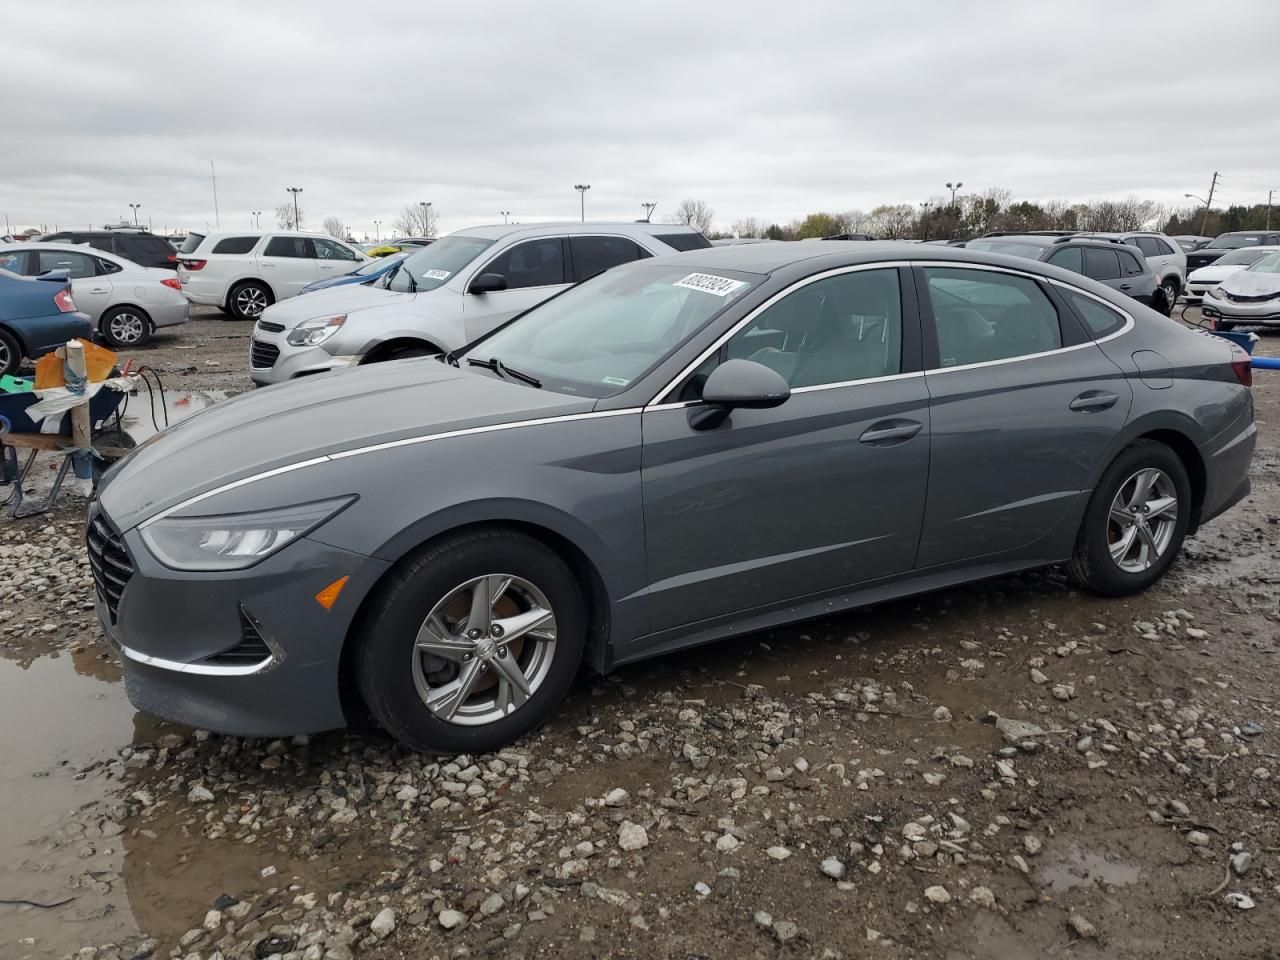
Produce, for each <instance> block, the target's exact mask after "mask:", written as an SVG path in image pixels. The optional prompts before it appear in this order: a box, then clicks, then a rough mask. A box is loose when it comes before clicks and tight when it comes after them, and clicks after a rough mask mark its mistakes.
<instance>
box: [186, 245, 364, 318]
mask: <svg viewBox="0 0 1280 960" xmlns="http://www.w3.org/2000/svg"><path fill="white" fill-rule="evenodd" d="M368 259H369V258H368V257H366V256H365V255H364V254H363V253H361V252H360V251H359V250H357V249H355V247H352V246H350V245H349V244H346V243H343V242H342V241H341V240H337V239H335V238H333V237H327V236H322V235H321V234H316V233H300V232H298V231H296V230H224V231H221V232H215V233H192V234H189V235H188V236H187V239H186V240H185V241H183V244H182V249H181V250H179V251H178V280H179V282H181V284H182V292H183V293H185V294H186V295H187V299H188V300H190V301H191V302H192V303H203V304H207V305H208V306H212V307H221V308H222V309H223V310H225V311H227V313H229V314H231V315H232V316H233V317H235V318H236V319H238V320H256V319H258V316H259V315H260V314H261V313H262V311H263V310H265V309H266V308H267V307H268V306H270V305H271V304H273V303H275V302H276V301H277V300H286V299H288V298H289V297H293V296H297V295H298V294H299V293H301V292H302V288H303V287H305V286H306V285H307V284H309V283H314V282H315V281H317V280H327V279H328V278H329V277H336V276H338V275H339V274H343V273H350V272H351V271H352V269H354V268H355V267H357V266H359V265H360V264H362V263H365V262H367V261H368Z"/></svg>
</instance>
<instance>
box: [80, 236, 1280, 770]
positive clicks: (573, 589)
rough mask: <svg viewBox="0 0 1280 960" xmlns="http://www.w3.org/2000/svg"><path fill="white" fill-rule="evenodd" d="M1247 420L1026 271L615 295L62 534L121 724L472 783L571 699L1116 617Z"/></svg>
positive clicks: (935, 269)
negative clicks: (879, 644) (724, 642)
mask: <svg viewBox="0 0 1280 960" xmlns="http://www.w3.org/2000/svg"><path fill="white" fill-rule="evenodd" d="M1249 384H1250V373H1249V363H1248V357H1247V356H1246V355H1245V354H1244V353H1243V351H1241V350H1239V348H1237V347H1234V346H1233V345H1231V344H1229V343H1227V342H1226V341H1224V340H1222V339H1219V338H1216V337H1212V336H1209V335H1207V334H1204V333H1201V332H1195V331H1191V330H1188V329H1186V328H1183V327H1181V326H1179V325H1177V324H1171V323H1170V322H1169V321H1168V320H1167V319H1166V318H1164V317H1162V316H1161V315H1159V314H1158V313H1155V312H1154V311H1152V310H1150V309H1148V308H1146V307H1143V306H1141V305H1139V304H1137V303H1135V302H1134V301H1133V300H1132V299H1130V298H1128V297H1125V296H1123V295H1121V294H1118V293H1116V292H1114V291H1112V290H1110V289H1108V288H1107V287H1105V286H1103V285H1101V284H1099V283H1095V282H1092V281H1090V280H1088V279H1087V278H1084V277H1082V276H1080V275H1079V274H1076V273H1070V272H1067V271H1065V270H1061V269H1058V268H1055V267H1053V266H1050V265H1047V264H1043V263H1037V262H1032V261H1028V260H1025V259H1016V258H1011V257H1003V256H999V255H994V254H983V253H978V252H973V251H969V250H963V249H950V248H945V247H934V246H921V245H917V246H914V247H911V248H906V247H904V246H903V245H901V244H892V243H867V242H862V243H838V242H837V243H821V244H752V245H742V246H734V247H723V248H718V249H712V250H703V251H698V252H694V253H685V254H677V255H675V256H671V257H666V258H661V259H653V260H647V261H640V262H638V263H634V264H628V265H625V266H621V267H617V268H615V269H613V270H610V271H608V272H606V273H604V274H601V275H599V276H597V277H595V278H594V279H591V280H588V281H586V282H584V283H581V284H579V285H578V286H576V287H573V288H571V289H570V290H568V291H566V292H565V293H563V294H561V295H560V296H558V297H556V298H554V299H552V300H550V301H547V302H546V303H544V304H542V305H540V306H538V307H535V308H533V309H532V310H530V311H529V312H527V313H525V314H524V315H523V316H521V317H519V318H517V319H515V320H514V321H512V322H510V323H508V324H506V325H505V326H503V327H501V328H499V329H498V330H497V331H495V332H493V333H491V334H490V335H488V336H487V337H485V338H483V339H481V340H479V341H477V342H475V343H473V344H472V345H470V346H469V347H468V348H466V349H465V350H464V351H461V352H460V353H458V354H457V355H452V356H449V357H446V358H441V359H412V360H402V361H396V362H393V363H389V364H386V365H380V366H377V367H372V368H361V369H357V370H353V371H348V372H342V373H337V374H329V375H323V376H319V377H315V378H308V379H306V380H302V381H299V382H296V383H294V384H291V385H289V386H287V387H271V388H268V389H265V390H261V391H258V392H256V393H254V394H251V395H246V396H241V397H237V398H235V399H233V400H231V401H229V402H227V403H224V404H220V405H218V406H216V407H213V408H210V409H209V410H207V411H204V412H202V413H200V414H197V415H195V416H193V417H190V418H189V419H187V420H185V421H183V422H181V423H179V424H177V425H176V426H174V427H173V428H171V429H170V430H168V431H166V432H165V433H164V434H162V435H161V436H160V437H159V438H157V439H155V440H154V441H152V442H149V443H147V444H144V445H143V446H142V447H140V448H139V449H138V450H136V451H134V452H133V453H132V454H131V455H130V456H129V457H127V458H126V459H125V460H124V461H122V462H121V463H120V464H119V465H117V466H116V467H115V468H114V469H113V470H112V471H110V472H109V473H108V475H107V477H106V479H105V481H104V483H103V485H102V488H101V495H100V498H99V500H98V501H97V502H95V504H94V505H93V507H92V510H91V516H90V522H89V528H88V542H89V549H90V559H91V561H92V565H93V570H94V574H95V579H96V584H97V599H98V611H99V615H100V617H101V620H102V624H103V627H104V629H105V630H106V633H107V635H108V637H109V638H110V639H111V641H112V642H113V643H114V644H115V645H116V646H117V647H118V648H119V650H120V651H121V653H122V656H123V660H124V665H125V679H126V684H127V689H128V692H129V695H130V697H131V698H132V700H133V702H134V703H135V704H136V705H137V706H138V707H139V708H141V709H143V710H145V711H149V712H152V713H156V714H159V715H161V716H165V717H168V718H171V719H174V720H178V721H182V722H185V723H189V724H193V725H196V726H200V727H205V728H209V729H213V730H217V731H224V732H229V733H237V734H247V735H263V736H268V735H269V736H278V735H285V734H293V733H305V732H310V731H317V730H323V729H326V728H330V727H337V726H341V725H343V724H344V723H345V721H346V718H347V716H348V710H350V709H351V708H352V706H353V703H355V704H358V702H359V701H363V704H364V706H366V707H367V708H368V709H369V711H371V712H372V714H373V715H374V716H375V717H376V718H377V719H378V720H379V721H380V722H381V723H382V724H383V726H385V728H386V729H387V730H389V731H390V732H391V733H392V734H394V735H395V736H396V737H398V738H400V739H401V740H402V741H404V742H405V743H406V744H409V745H410V746H412V747H415V748H419V749H423V750H430V751H441V752H451V751H465V752H477V751H485V750H492V749H495V748H497V747H499V746H501V745H502V744H505V743H507V742H509V741H511V740H513V739H515V738H517V737H519V736H521V735H523V734H525V733H527V732H529V731H530V730H532V729H533V728H534V727H536V726H537V725H538V724H539V723H540V722H541V721H543V720H544V719H545V718H546V717H547V716H548V715H549V714H550V713H551V712H552V711H553V710H554V709H555V707H556V705H557V703H558V702H559V701H560V700H561V698H563V697H564V695H565V693H566V692H567V691H568V689H569V687H570V684H571V683H572V681H573V678H574V676H575V674H576V673H577V671H578V669H579V667H580V666H581V665H583V664H584V663H585V664H586V665H587V666H589V667H590V668H592V669H594V670H597V671H608V670H610V669H611V668H613V667H616V666H617V665H619V664H623V663H628V662H630V661H634V660H638V659H640V658H643V657H651V656H654V655H657V654H661V653H665V652H667V651H670V650H676V649H679V648H682V647H687V646H690V645H693V644H698V643H703V642H706V641H710V640H717V639H723V638H740V637H741V636H743V635H744V634H746V633H749V632H750V631H753V630H761V629H765V628H769V627H772V626H775V625H777V624H781V623H784V622H788V621H795V620H802V619H806V618H813V617H819V616H826V615H829V614H831V613H834V612H838V611H841V610H849V609H853V608H857V607H860V606H864V605H866V604H869V603H875V602H879V601H883V600H888V599H891V598H894V597H900V596H904V595H909V594H915V593H920V592H923V591H928V590H934V589H937V588H940V587H946V586H950V585H953V584H958V583H964V582H967V581H972V580H976V579H980V578H983V577H990V576H994V575H999V574H1006V573H1010V572H1013V571H1018V570H1025V569H1028V568H1033V567H1040V566H1044V565H1046V564H1054V563H1066V564H1068V565H1069V568H1070V570H1071V572H1072V573H1073V574H1074V575H1075V576H1076V577H1077V578H1078V580H1079V581H1080V582H1081V583H1083V584H1084V585H1086V586H1087V587H1089V588H1091V589H1092V590H1094V591H1096V592H1098V593H1101V594H1104V595H1110V596H1120V595H1125V594H1131V593H1134V592H1137V591H1140V590H1142V589H1144V588H1146V587H1147V586H1149V585H1150V584H1151V583H1153V582H1154V581H1155V580H1156V579H1157V578H1159V577H1160V576H1161V575H1162V574H1163V573H1164V572H1165V571H1166V570H1167V569H1168V568H1169V565H1170V564H1171V563H1173V562H1174V558H1175V557H1176V555H1177V553H1178V551H1179V549H1180V547H1181V545H1182V542H1183V538H1184V537H1186V536H1188V535H1190V534H1193V533H1194V532H1195V530H1196V528H1197V527H1199V526H1200V525H1201V524H1203V523H1206V522H1207V521H1209V520H1211V519H1212V518H1213V517H1215V516H1217V515H1218V514H1220V513H1221V512H1222V511H1224V510H1226V509H1227V508H1228V507H1230V506H1231V505H1232V504H1234V503H1236V502H1237V501H1239V500H1240V499H1241V498H1242V497H1244V496H1245V495H1246V494H1247V492H1248V490H1249V481H1248V467H1249V461H1250V458H1251V456H1252V453H1253V447H1254V439H1255V427H1254V419H1253V401H1252V397H1251V394H1250V390H1249ZM731 642H741V641H740V640H732V641H731ZM354 698H359V701H357V700H355V699H354Z"/></svg>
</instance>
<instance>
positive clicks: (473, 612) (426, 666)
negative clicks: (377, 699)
mask: <svg viewBox="0 0 1280 960" xmlns="http://www.w3.org/2000/svg"><path fill="white" fill-rule="evenodd" d="M555 652H556V618H555V613H554V611H553V610H552V608H551V604H550V602H549V601H548V600H547V598H546V595H545V594H544V593H543V592H542V591H541V590H539V589H538V587H536V586H535V585H534V584H533V583H531V582H529V581H528V580H525V579H523V578H521V577H515V576H511V575H509V574H488V575H486V576H483V577H476V578H474V579H472V580H468V581H467V582H466V583H462V584H459V585H458V586H456V587H454V588H453V589H452V590H450V591H449V592H448V593H447V594H445V596H444V598H443V599H442V600H440V602H439V603H437V604H436V605H435V606H434V607H433V608H432V610H431V612H430V613H429V614H427V617H426V619H425V620H423V621H422V626H421V627H419V629H418V635H417V638H416V640H415V642H414V649H413V664H412V667H413V683H414V686H415V688H416V689H417V692H418V697H419V699H421V701H422V703H423V704H424V705H425V706H426V708H427V709H428V710H430V711H431V712H432V713H433V714H435V716H436V717H438V718H439V719H441V720H444V721H446V722H448V723H455V724H460V725H463V726H478V725H482V724H486V723H493V722H495V721H498V720H501V719H503V718H504V717H507V716H509V715H510V714H512V713H513V712H515V711H516V710H518V709H520V707H522V706H523V705H524V704H526V703H527V702H528V701H529V698H530V697H532V696H533V695H534V693H535V692H537V690H538V688H539V687H540V686H541V685H542V683H543V681H544V680H546V678H547V675H548V674H549V673H550V671H551V665H552V662H553V661H554V660H555Z"/></svg>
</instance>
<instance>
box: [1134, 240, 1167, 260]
mask: <svg viewBox="0 0 1280 960" xmlns="http://www.w3.org/2000/svg"><path fill="white" fill-rule="evenodd" d="M1133 239H1134V246H1136V247H1137V248H1138V249H1139V250H1141V251H1142V255H1143V256H1144V257H1163V256H1164V255H1165V253H1166V251H1165V249H1164V246H1163V244H1161V243H1160V241H1159V240H1157V239H1156V238H1155V237H1134V238H1133Z"/></svg>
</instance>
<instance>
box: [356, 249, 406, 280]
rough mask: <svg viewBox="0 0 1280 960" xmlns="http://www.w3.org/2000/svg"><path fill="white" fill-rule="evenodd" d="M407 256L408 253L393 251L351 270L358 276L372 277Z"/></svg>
mask: <svg viewBox="0 0 1280 960" xmlns="http://www.w3.org/2000/svg"><path fill="white" fill-rule="evenodd" d="M406 256H408V254H405V253H393V254H391V255H389V256H386V257H379V258H378V259H377V260H370V261H369V262H368V263H366V264H365V265H364V266H362V267H360V268H358V269H356V270H352V271H351V272H352V274H354V275H355V276H357V277H371V276H373V275H374V274H375V273H381V272H382V271H383V270H384V269H386V268H387V267H389V266H391V264H393V263H398V262H399V261H401V260H403V259H404V258H405V257H406Z"/></svg>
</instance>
